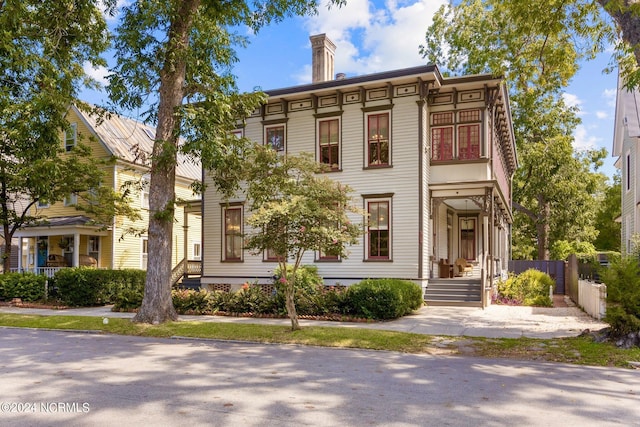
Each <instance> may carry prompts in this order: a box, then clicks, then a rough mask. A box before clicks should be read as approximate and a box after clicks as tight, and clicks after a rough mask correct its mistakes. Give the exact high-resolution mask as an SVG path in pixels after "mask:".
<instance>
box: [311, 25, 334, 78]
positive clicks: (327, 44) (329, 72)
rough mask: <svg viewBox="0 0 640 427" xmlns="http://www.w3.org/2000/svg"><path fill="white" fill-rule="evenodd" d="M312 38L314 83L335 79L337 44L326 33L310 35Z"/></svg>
mask: <svg viewBox="0 0 640 427" xmlns="http://www.w3.org/2000/svg"><path fill="white" fill-rule="evenodd" d="M309 40H311V55H312V57H311V69H312V79H311V81H312V82H313V83H318V82H325V81H327V80H332V79H333V60H334V56H335V53H336V45H335V44H333V42H332V41H331V40H329V38H328V37H327V35H326V34H318V35H316V36H311V37H309Z"/></svg>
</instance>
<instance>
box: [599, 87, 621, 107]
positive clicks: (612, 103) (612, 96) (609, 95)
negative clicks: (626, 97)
mask: <svg viewBox="0 0 640 427" xmlns="http://www.w3.org/2000/svg"><path fill="white" fill-rule="evenodd" d="M617 94H618V91H617V89H605V90H603V91H602V97H603V98H604V99H605V101H606V102H607V106H609V107H611V108H616V96H617Z"/></svg>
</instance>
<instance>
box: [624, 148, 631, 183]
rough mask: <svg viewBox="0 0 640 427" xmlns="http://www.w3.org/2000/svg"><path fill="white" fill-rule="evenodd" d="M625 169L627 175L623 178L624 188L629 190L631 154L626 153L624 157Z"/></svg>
mask: <svg viewBox="0 0 640 427" xmlns="http://www.w3.org/2000/svg"><path fill="white" fill-rule="evenodd" d="M626 161H627V162H626V169H627V171H626V172H627V177H626V180H625V189H626V190H627V191H629V190H631V154H630V153H627V158H626Z"/></svg>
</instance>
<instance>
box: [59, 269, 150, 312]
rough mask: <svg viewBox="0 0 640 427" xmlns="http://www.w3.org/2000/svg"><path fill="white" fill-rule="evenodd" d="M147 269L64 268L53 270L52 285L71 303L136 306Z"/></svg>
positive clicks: (81, 305) (140, 295) (139, 301)
mask: <svg viewBox="0 0 640 427" xmlns="http://www.w3.org/2000/svg"><path fill="white" fill-rule="evenodd" d="M145 277H146V272H144V271H142V270H133V269H129V270H97V269H95V268H84V267H78V268H63V269H61V270H59V271H58V272H56V274H55V276H54V277H53V281H52V286H55V287H56V288H57V289H58V294H59V297H60V299H61V300H62V301H63V302H64V303H65V304H67V305H70V306H77V307H83V306H94V305H101V304H108V303H113V304H114V305H116V307H114V308H116V309H118V307H119V308H136V307H139V306H140V304H141V303H142V297H143V295H144V282H145Z"/></svg>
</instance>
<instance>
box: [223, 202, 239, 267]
mask: <svg viewBox="0 0 640 427" xmlns="http://www.w3.org/2000/svg"><path fill="white" fill-rule="evenodd" d="M222 243H223V260H224V261H242V252H243V247H242V206H228V207H224V208H223V242H222Z"/></svg>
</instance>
